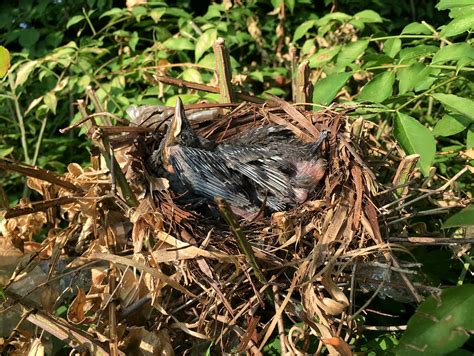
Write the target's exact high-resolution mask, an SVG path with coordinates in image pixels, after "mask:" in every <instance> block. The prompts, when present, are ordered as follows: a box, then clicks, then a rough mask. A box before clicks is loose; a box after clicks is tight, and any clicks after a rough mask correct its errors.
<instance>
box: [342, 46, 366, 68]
mask: <svg viewBox="0 0 474 356" xmlns="http://www.w3.org/2000/svg"><path fill="white" fill-rule="evenodd" d="M368 45H369V41H366V40H359V41H357V42H352V43H350V44H348V45H346V46H344V47H342V49H341V51H340V53H339V55H338V56H337V64H338V65H339V66H347V65H348V64H351V63H352V62H353V61H355V60H356V59H357V58H359V57H360V56H361V55H362V54H363V53H364V51H365V49H366V48H367V46H368Z"/></svg>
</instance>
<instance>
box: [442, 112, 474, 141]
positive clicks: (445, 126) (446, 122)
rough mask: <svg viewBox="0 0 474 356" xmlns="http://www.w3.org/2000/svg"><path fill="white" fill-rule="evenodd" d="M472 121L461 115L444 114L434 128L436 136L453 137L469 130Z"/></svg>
mask: <svg viewBox="0 0 474 356" xmlns="http://www.w3.org/2000/svg"><path fill="white" fill-rule="evenodd" d="M471 123H472V121H471V120H470V119H469V118H467V117H465V116H463V115H460V114H455V113H452V114H444V116H443V117H442V118H441V119H440V120H439V121H438V122H437V123H436V125H435V127H434V128H433V135H435V136H452V135H456V134H457V133H460V132H462V131H464V130H465V129H467V128H468V127H469V125H470V124H471Z"/></svg>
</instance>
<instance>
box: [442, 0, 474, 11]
mask: <svg viewBox="0 0 474 356" xmlns="http://www.w3.org/2000/svg"><path fill="white" fill-rule="evenodd" d="M473 5H474V1H473V0H440V1H439V2H438V3H437V4H436V8H437V9H438V10H449V9H452V8H454V7H463V6H473Z"/></svg>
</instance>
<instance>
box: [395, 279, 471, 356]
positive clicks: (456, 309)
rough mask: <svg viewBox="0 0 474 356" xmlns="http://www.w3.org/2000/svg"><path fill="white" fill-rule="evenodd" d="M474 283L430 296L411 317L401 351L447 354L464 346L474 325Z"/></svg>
mask: <svg viewBox="0 0 474 356" xmlns="http://www.w3.org/2000/svg"><path fill="white" fill-rule="evenodd" d="M473 315H474V285H473V284H466V285H463V286H459V287H453V288H448V289H445V290H443V292H442V293H441V295H440V296H431V297H429V298H428V299H426V300H425V301H424V302H423V303H422V304H421V305H420V306H419V307H418V309H417V311H416V312H415V314H414V315H413V316H412V317H411V318H410V320H409V321H408V324H407V330H406V331H405V333H404V334H403V336H402V338H401V339H400V344H399V347H398V349H397V352H396V354H397V355H403V356H411V355H420V350H423V352H422V353H423V354H427V355H430V354H431V355H446V354H449V353H451V352H453V351H455V350H457V349H458V348H460V347H461V346H462V345H463V344H464V343H465V342H466V341H467V340H468V339H469V337H470V335H469V332H468V330H472V329H474V318H473V317H472V316H473Z"/></svg>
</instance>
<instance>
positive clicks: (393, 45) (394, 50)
mask: <svg viewBox="0 0 474 356" xmlns="http://www.w3.org/2000/svg"><path fill="white" fill-rule="evenodd" d="M401 48H402V40H401V39H399V38H390V39H388V40H386V41H385V43H384V46H383V52H384V53H385V54H386V55H387V56H389V57H392V58H395V56H396V55H397V54H398V52H400V49H401Z"/></svg>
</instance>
